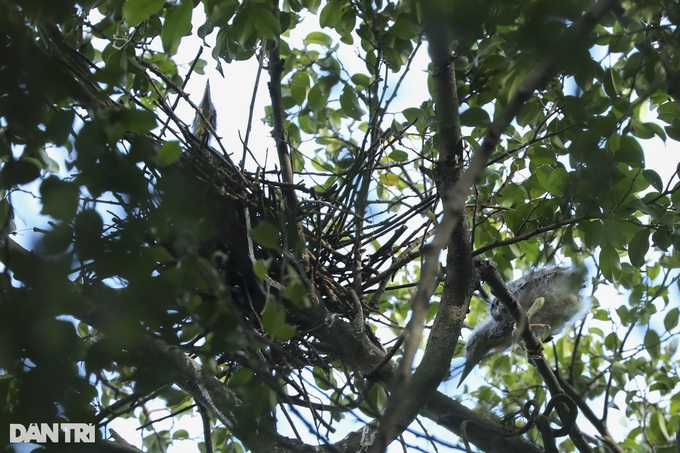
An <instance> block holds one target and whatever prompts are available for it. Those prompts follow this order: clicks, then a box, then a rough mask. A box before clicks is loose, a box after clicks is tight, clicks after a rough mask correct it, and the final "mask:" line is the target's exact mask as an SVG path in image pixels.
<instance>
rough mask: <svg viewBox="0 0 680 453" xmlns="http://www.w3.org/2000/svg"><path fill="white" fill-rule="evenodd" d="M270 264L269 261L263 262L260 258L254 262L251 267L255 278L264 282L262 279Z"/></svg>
mask: <svg viewBox="0 0 680 453" xmlns="http://www.w3.org/2000/svg"><path fill="white" fill-rule="evenodd" d="M270 264H271V261H270V260H263V259H261V258H260V259H259V260H257V261H255V264H254V265H253V272H254V273H255V277H257V279H258V280H260V281H262V280H264V277H265V275H267V271H268V270H269V265H270Z"/></svg>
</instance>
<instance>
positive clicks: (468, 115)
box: [460, 107, 491, 127]
mask: <svg viewBox="0 0 680 453" xmlns="http://www.w3.org/2000/svg"><path fill="white" fill-rule="evenodd" d="M460 123H461V124H462V125H463V126H470V127H486V126H488V125H489V124H491V119H490V118H489V113H488V112H487V111H486V110H484V109H483V108H481V107H471V108H469V109H467V110H466V111H464V112H463V113H461V114H460Z"/></svg>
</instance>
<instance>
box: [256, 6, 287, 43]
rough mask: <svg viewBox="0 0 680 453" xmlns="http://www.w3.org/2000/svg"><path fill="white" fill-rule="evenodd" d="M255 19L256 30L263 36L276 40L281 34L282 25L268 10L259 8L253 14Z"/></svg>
mask: <svg viewBox="0 0 680 453" xmlns="http://www.w3.org/2000/svg"><path fill="white" fill-rule="evenodd" d="M252 17H254V18H255V29H256V30H257V31H259V32H260V33H261V34H262V35H263V36H265V37H267V38H269V39H274V38H277V37H278V36H279V35H280V34H281V24H280V23H279V20H278V19H277V18H276V16H274V13H272V12H271V11H270V10H268V9H267V8H257V9H256V10H255V12H254V14H253V16H252Z"/></svg>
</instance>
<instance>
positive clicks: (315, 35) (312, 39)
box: [305, 31, 333, 47]
mask: <svg viewBox="0 0 680 453" xmlns="http://www.w3.org/2000/svg"><path fill="white" fill-rule="evenodd" d="M310 44H318V45H320V46H324V47H330V46H331V45H332V44H333V38H331V37H330V36H328V35H327V34H326V33H324V32H322V31H313V32H311V33H309V34H308V35H307V37H306V38H305V45H310Z"/></svg>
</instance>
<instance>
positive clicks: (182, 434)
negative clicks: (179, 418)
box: [172, 429, 189, 440]
mask: <svg viewBox="0 0 680 453" xmlns="http://www.w3.org/2000/svg"><path fill="white" fill-rule="evenodd" d="M172 438H173V440H174V439H188V438H189V432H188V431H187V430H186V429H178V430H177V431H175V432H174V433H172Z"/></svg>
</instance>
